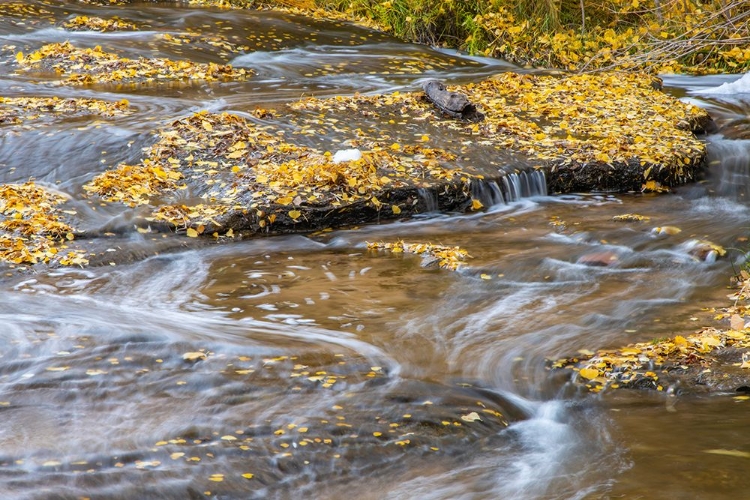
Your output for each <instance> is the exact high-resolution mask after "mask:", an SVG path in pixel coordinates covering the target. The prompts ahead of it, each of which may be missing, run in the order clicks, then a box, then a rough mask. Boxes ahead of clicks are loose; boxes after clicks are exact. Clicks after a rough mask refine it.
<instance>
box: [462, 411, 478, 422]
mask: <svg viewBox="0 0 750 500" xmlns="http://www.w3.org/2000/svg"><path fill="white" fill-rule="evenodd" d="M461 420H463V421H464V422H476V421H477V420H479V421H480V422H481V421H482V417H480V416H479V414H478V413H477V412H475V411H473V412H471V413H469V414H467V415H461Z"/></svg>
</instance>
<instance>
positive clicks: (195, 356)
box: [182, 351, 207, 361]
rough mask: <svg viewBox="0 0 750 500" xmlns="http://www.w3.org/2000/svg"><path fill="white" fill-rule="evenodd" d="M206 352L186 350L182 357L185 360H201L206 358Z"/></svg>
mask: <svg viewBox="0 0 750 500" xmlns="http://www.w3.org/2000/svg"><path fill="white" fill-rule="evenodd" d="M206 357H207V356H206V353H205V352H200V351H195V352H186V353H185V354H183V355H182V359H184V360H185V361H201V360H203V359H206Z"/></svg>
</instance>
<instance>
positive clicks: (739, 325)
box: [729, 314, 745, 330]
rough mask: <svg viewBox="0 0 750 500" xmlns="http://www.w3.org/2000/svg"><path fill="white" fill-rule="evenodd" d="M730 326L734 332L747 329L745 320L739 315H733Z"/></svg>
mask: <svg viewBox="0 0 750 500" xmlns="http://www.w3.org/2000/svg"><path fill="white" fill-rule="evenodd" d="M729 326H730V328H732V330H742V329H743V328H744V327H745V320H744V319H742V316H740V315H739V314H732V317H731V318H730V319H729Z"/></svg>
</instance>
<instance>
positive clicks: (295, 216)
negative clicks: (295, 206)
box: [289, 210, 302, 220]
mask: <svg viewBox="0 0 750 500" xmlns="http://www.w3.org/2000/svg"><path fill="white" fill-rule="evenodd" d="M300 216H302V212H300V211H299V210H290V211H289V218H290V219H292V220H297V219H299V218H300Z"/></svg>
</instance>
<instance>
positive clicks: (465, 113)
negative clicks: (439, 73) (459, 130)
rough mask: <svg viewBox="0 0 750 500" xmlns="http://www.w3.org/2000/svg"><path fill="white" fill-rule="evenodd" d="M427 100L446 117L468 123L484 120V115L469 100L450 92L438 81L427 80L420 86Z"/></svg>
mask: <svg viewBox="0 0 750 500" xmlns="http://www.w3.org/2000/svg"><path fill="white" fill-rule="evenodd" d="M422 89H423V90H424V93H425V95H426V96H427V99H428V100H429V101H430V102H431V103H433V104H434V105H435V106H437V108H438V109H439V110H440V111H442V112H443V113H445V114H447V115H448V116H452V117H453V118H459V119H461V120H466V121H470V122H480V121H482V120H484V115H483V114H482V113H480V112H479V111H477V107H476V106H475V105H474V104H472V103H471V102H469V99H468V98H467V97H466V96H465V95H463V94H459V93H458V92H450V91H448V89H446V88H445V85H444V84H443V82H441V81H439V80H427V81H426V82H424V83H423V84H422Z"/></svg>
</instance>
